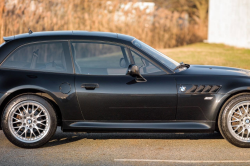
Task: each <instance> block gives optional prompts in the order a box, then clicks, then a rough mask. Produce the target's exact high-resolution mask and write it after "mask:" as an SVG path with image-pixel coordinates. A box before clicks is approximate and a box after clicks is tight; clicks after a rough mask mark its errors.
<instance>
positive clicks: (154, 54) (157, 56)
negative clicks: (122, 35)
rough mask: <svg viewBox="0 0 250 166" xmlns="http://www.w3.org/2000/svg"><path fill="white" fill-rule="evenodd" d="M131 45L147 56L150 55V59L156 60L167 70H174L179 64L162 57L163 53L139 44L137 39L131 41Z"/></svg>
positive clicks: (141, 43)
mask: <svg viewBox="0 0 250 166" xmlns="http://www.w3.org/2000/svg"><path fill="white" fill-rule="evenodd" d="M132 43H133V44H134V45H135V46H136V47H138V48H140V49H141V50H142V51H144V52H146V53H148V54H149V55H151V56H152V57H154V58H155V59H157V60H158V61H160V62H161V63H162V64H164V65H165V66H167V67H168V68H170V69H172V70H174V69H175V68H176V67H177V66H179V63H178V62H176V61H175V60H173V59H171V58H169V57H167V56H166V55H164V54H163V53H161V52H159V51H157V50H156V49H154V48H152V47H150V46H148V45H147V44H145V43H143V42H141V41H140V40H137V39H133V40H132Z"/></svg>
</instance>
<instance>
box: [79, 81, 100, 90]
mask: <svg viewBox="0 0 250 166" xmlns="http://www.w3.org/2000/svg"><path fill="white" fill-rule="evenodd" d="M81 88H85V89H86V90H94V89H95V88H99V84H97V83H83V84H82V85H81Z"/></svg>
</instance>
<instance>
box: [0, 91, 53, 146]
mask: <svg viewBox="0 0 250 166" xmlns="http://www.w3.org/2000/svg"><path fill="white" fill-rule="evenodd" d="M27 100H31V101H36V102H38V103H40V104H41V105H43V106H44V107H45V108H46V109H47V111H48V113H49V115H50V120H51V122H50V128H49V131H48V133H47V135H46V136H44V137H43V138H42V139H41V140H39V141H37V142H34V143H25V142H22V141H20V140H18V139H16V138H15V136H14V135H13V134H12V132H11V129H10V128H9V125H8V119H9V116H10V113H11V109H12V108H13V107H14V106H15V105H16V104H18V103H20V102H23V101H27ZM56 128H57V118H56V114H55V111H54V109H53V107H52V106H51V104H50V103H49V102H48V101H46V100H45V99H43V98H42V97H39V96H37V95H22V96H18V97H16V98H14V99H13V100H11V101H10V102H9V103H8V104H7V105H6V107H5V109H4V113H3V116H2V129H3V132H4V134H5V136H6V137H7V138H8V140H9V141H10V142H11V143H13V144H14V145H16V146H19V147H22V148H38V147H41V146H43V145H44V144H46V143H47V142H48V141H49V140H50V139H51V137H52V136H53V135H54V133H55V131H56Z"/></svg>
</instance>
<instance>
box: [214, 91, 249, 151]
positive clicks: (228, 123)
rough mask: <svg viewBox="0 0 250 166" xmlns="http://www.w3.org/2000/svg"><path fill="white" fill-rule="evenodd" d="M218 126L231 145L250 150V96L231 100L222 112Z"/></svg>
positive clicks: (243, 95) (238, 96)
mask: <svg viewBox="0 0 250 166" xmlns="http://www.w3.org/2000/svg"><path fill="white" fill-rule="evenodd" d="M218 124H219V129H220V132H221V134H222V135H223V137H224V138H225V139H227V140H228V141H229V142H230V143H232V144H233V145H235V146H238V147H242V148H250V94H239V95H236V96H234V97H232V98H230V99H229V100H228V101H227V102H226V103H225V104H224V106H223V108H222V110H221V112H220V115H219V119H218Z"/></svg>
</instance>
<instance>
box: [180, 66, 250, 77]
mask: <svg viewBox="0 0 250 166" xmlns="http://www.w3.org/2000/svg"><path fill="white" fill-rule="evenodd" d="M178 74H193V75H196V74H197V75H232V76H250V70H244V69H238V68H232V67H223V66H207V65H190V67H189V68H188V69H187V70H184V71H182V72H179V73H178Z"/></svg>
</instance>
